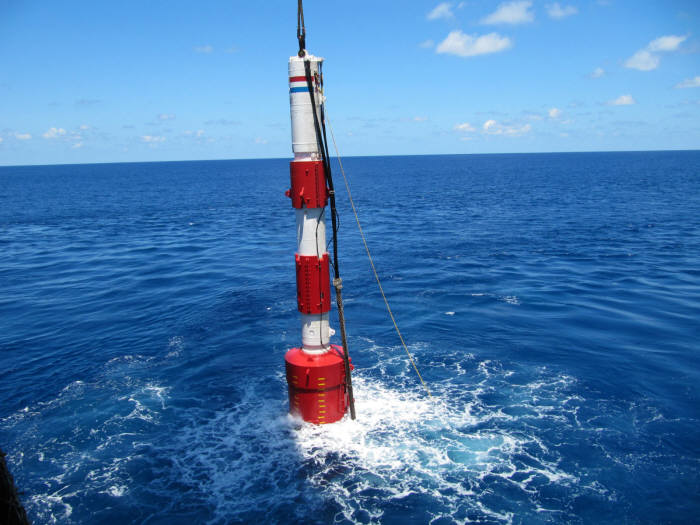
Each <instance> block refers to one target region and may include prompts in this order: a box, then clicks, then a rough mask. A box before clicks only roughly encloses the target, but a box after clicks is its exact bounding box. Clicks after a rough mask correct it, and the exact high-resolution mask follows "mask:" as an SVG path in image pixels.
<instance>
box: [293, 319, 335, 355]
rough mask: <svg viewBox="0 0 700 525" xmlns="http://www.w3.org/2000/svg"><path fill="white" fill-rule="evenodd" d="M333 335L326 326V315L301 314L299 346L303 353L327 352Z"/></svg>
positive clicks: (332, 331) (331, 330) (328, 326)
mask: <svg viewBox="0 0 700 525" xmlns="http://www.w3.org/2000/svg"><path fill="white" fill-rule="evenodd" d="M334 333H335V331H334V330H333V329H332V328H331V327H330V325H329V324H328V313H325V314H301V346H302V349H303V350H304V351H305V352H311V353H313V352H317V353H323V352H325V351H327V350H328V347H329V345H330V344H331V336H332V335H333V334H334Z"/></svg>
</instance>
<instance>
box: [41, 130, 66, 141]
mask: <svg viewBox="0 0 700 525" xmlns="http://www.w3.org/2000/svg"><path fill="white" fill-rule="evenodd" d="M65 134H66V130H65V129H63V128H49V130H48V131H47V132H46V133H44V134H43V135H42V136H43V137H44V138H45V139H57V138H58V137H62V136H63V135H65Z"/></svg>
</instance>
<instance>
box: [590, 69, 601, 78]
mask: <svg viewBox="0 0 700 525" xmlns="http://www.w3.org/2000/svg"><path fill="white" fill-rule="evenodd" d="M603 75H605V70H604V69H603V68H602V67H597V68H595V69H594V70H593V72H592V73H591V75H590V76H591V78H600V77H602V76H603Z"/></svg>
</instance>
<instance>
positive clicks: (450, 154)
mask: <svg viewBox="0 0 700 525" xmlns="http://www.w3.org/2000/svg"><path fill="white" fill-rule="evenodd" d="M691 151H700V148H697V149H686V148H683V149H648V150H633V149H631V150H580V151H520V152H504V153H409V154H384V155H343V156H342V157H340V158H343V159H355V158H373V157H454V156H460V155H461V156H470V155H473V156H482V155H483V156H486V155H571V154H577V153H579V154H580V153H664V152H691ZM293 158H294V157H293V155H292V156H285V157H254V158H225V159H180V160H124V161H105V162H65V163H60V162H59V163H53V164H48V163H47V164H0V168H32V167H40V166H42V167H47V166H101V165H106V164H164V163H169V162H170V163H175V162H229V161H251V160H284V159H287V160H292V159H293ZM337 158H339V157H338V156H333V155H332V156H331V159H337Z"/></svg>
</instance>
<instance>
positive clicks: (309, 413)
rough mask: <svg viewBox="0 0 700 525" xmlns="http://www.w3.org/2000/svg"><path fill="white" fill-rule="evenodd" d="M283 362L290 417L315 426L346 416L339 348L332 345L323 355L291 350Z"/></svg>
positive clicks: (340, 351)
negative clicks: (298, 417)
mask: <svg viewBox="0 0 700 525" xmlns="http://www.w3.org/2000/svg"><path fill="white" fill-rule="evenodd" d="M284 360H285V364H286V368H287V385H288V386H289V411H290V412H291V413H292V414H298V415H300V416H301V418H302V419H303V420H304V421H308V422H310V423H315V424H317V425H323V424H324V423H333V422H334V421H338V420H339V419H341V418H342V417H343V415H345V411H346V410H347V408H348V395H347V392H346V386H345V365H344V363H343V349H342V348H341V347H339V346H337V345H331V348H330V350H329V351H328V352H326V353H324V354H308V353H306V352H304V351H303V350H302V349H301V348H292V349H291V350H289V351H288V352H287V354H286V355H285V356H284Z"/></svg>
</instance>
